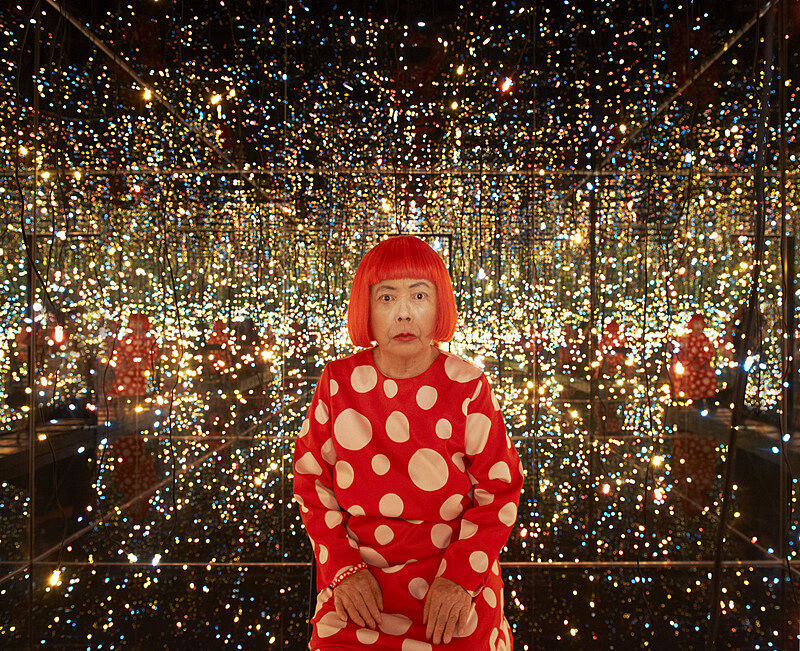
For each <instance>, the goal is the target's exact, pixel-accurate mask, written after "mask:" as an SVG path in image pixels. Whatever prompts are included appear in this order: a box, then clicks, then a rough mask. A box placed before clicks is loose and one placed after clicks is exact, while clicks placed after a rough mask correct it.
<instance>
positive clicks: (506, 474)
mask: <svg viewBox="0 0 800 651" xmlns="http://www.w3.org/2000/svg"><path fill="white" fill-rule="evenodd" d="M489 479H499V480H500V481H504V482H506V483H507V484H509V483H511V469H510V468H509V467H508V464H507V463H506V462H505V461H498V462H497V463H496V464H494V465H493V466H492V467H491V468H489Z"/></svg>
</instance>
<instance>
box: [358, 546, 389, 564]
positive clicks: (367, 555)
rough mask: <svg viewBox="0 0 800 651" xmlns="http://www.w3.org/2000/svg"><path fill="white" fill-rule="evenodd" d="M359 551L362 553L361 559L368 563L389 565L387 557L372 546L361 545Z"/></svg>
mask: <svg viewBox="0 0 800 651" xmlns="http://www.w3.org/2000/svg"><path fill="white" fill-rule="evenodd" d="M358 553H359V554H361V560H363V561H364V562H365V563H366V564H367V565H372V566H373V567H389V563H387V562H386V559H385V558H384V557H383V556H381V555H380V554H379V553H378V552H377V551H375V550H374V549H372V547H367V546H365V545H359V547H358Z"/></svg>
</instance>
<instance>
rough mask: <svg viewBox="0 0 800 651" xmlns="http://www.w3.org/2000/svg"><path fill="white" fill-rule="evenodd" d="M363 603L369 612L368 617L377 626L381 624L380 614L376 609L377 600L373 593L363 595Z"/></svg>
mask: <svg viewBox="0 0 800 651" xmlns="http://www.w3.org/2000/svg"><path fill="white" fill-rule="evenodd" d="M364 603H365V604H366V606H367V610H368V611H369V614H370V617H372V619H373V620H374V621H375V622H377V623H378V624H380V623H381V612H380V610H379V609H378V600H377V599H376V598H375V593H374V592H368V593H366V594H365V595H364Z"/></svg>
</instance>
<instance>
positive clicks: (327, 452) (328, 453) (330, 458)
mask: <svg viewBox="0 0 800 651" xmlns="http://www.w3.org/2000/svg"><path fill="white" fill-rule="evenodd" d="M321 452H322V458H323V459H324V460H325V463H327V464H328V465H329V466H335V465H336V448H335V447H333V439H328V440H326V441H325V443H323V444H322V448H321Z"/></svg>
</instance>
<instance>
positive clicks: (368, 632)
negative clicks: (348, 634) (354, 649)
mask: <svg viewBox="0 0 800 651" xmlns="http://www.w3.org/2000/svg"><path fill="white" fill-rule="evenodd" d="M380 636H381V634H380V633H379V632H378V631H373V630H372V629H371V628H359V629H358V630H357V631H356V639H357V640H358V641H359V642H361V644H375V642H377V641H378V638H379V637H380Z"/></svg>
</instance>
